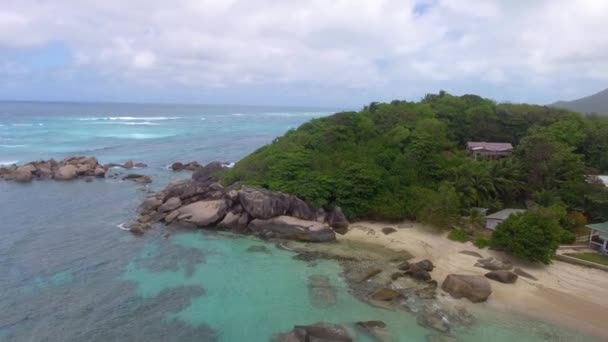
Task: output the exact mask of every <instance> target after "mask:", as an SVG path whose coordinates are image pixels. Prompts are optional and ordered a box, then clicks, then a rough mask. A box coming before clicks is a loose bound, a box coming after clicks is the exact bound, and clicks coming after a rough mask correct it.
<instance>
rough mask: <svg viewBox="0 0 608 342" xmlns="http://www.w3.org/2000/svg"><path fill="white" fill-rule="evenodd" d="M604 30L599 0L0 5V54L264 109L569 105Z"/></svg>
mask: <svg viewBox="0 0 608 342" xmlns="http://www.w3.org/2000/svg"><path fill="white" fill-rule="evenodd" d="M606 18H608V2H606V1H604V0H581V1H569V0H537V1H524V0H488V1H484V2H482V3H480V2H479V1H473V0H419V1H414V0H361V1H348V0H337V1H320V0H311V1H296V0H292V1H280V2H277V1H272V0H222V1H212V0H174V1H161V0H130V1H117V0H116V1H112V0H106V1H96V0H64V1H54V2H40V1H35V0H4V1H3V2H2V3H0V51H5V52H6V51H9V52H14V51H21V52H22V53H28V52H27V51H30V50H35V49H40V48H41V47H44V46H48V44H50V43H52V42H61V44H62V45H63V46H65V47H66V48H67V49H69V50H70V55H71V56H72V60H71V63H70V65H66V66H64V68H65V69H66V71H65V72H67V73H70V74H78V73H84V72H87V73H90V72H92V71H93V72H95V73H97V74H99V77H101V78H103V79H104V80H106V81H107V80H111V81H114V82H121V83H123V84H125V85H131V86H132V87H133V88H137V89H139V90H138V91H141V92H145V91H146V89H147V88H146V87H157V88H156V89H158V87H163V86H164V87H167V88H169V87H171V88H174V89H175V88H177V89H183V90H184V93H188V91H190V90H192V89H203V90H204V89H208V90H209V91H212V92H217V90H218V89H240V90H241V91H242V92H246V91H254V90H255V93H257V94H261V95H262V97H265V100H266V102H272V100H273V95H274V93H273V91H274V89H276V88H277V87H286V88H289V89H290V90H289V94H291V95H290V96H294V97H293V99H294V100H297V99H304V98H305V97H306V96H312V98H311V99H310V100H311V101H317V102H319V103H331V102H332V101H334V99H339V100H340V101H343V100H344V99H346V100H347V101H349V104H350V103H357V104H360V101H370V100H376V99H384V98H387V99H389V98H392V97H401V98H403V97H407V98H410V99H412V98H416V97H419V96H421V95H423V94H424V93H425V92H429V91H438V90H439V89H447V90H450V91H454V92H457V93H458V92H461V93H463V92H481V93H482V94H483V95H486V96H491V97H495V98H498V99H509V100H532V101H536V102H543V101H549V100H550V99H551V100H553V99H556V98H559V97H561V96H566V95H567V96H572V87H573V84H572V83H573V82H576V84H577V85H578V84H580V87H577V88H578V89H580V90H579V92H578V93H577V95H583V94H585V93H586V92H589V91H591V90H592V88H593V87H600V88H601V87H602V84H604V86H603V87H605V86H606V84H608V58H607V57H608V26H607V25H605V20H606ZM23 51H25V52H23ZM8 55H11V54H8ZM0 63H1V64H2V65H5V67H4V70H8V69H10V70H17V69H19V68H22V67H26V66H22V65H19V67H16V66H15V65H14V64H15V63H17V64H19V60H16V59H15V60H12V59H11V58H10V56H9V57H2V58H0ZM6 65H11V67H6ZM5 73H6V71H5ZM22 73H23V71H20V74H22ZM49 77H51V76H49ZM22 82H27V80H25V79H22ZM567 83H569V84H567ZM566 84H567V85H568V86H566ZM142 85H143V87H142ZM555 85H560V86H555ZM23 87H24V88H26V87H27V83H24V84H23ZM264 89H267V92H264V91H263V90H264ZM315 89H316V90H315ZM565 89H569V90H568V91H566V90H565ZM317 90H318V91H317ZM321 90H322V91H321ZM596 90H599V89H596ZM228 93H230V94H231V96H232V95H234V92H232V91H231V92H228V91H226V92H225V94H228ZM293 94H296V95H293ZM297 94H299V95H297ZM127 95H129V94H128V93H127V94H125V96H127ZM140 95H141V94H140ZM236 95H237V97H238V94H236ZM226 96H227V95H226ZM349 99H350V100H349ZM125 100H128V99H125ZM175 100H176V101H179V100H180V99H175ZM185 100H194V99H189V98H188V99H185Z"/></svg>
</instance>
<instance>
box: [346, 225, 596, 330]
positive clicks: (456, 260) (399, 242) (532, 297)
mask: <svg viewBox="0 0 608 342" xmlns="http://www.w3.org/2000/svg"><path fill="white" fill-rule="evenodd" d="M385 227H392V228H395V229H397V232H395V233H392V234H390V235H385V234H384V233H382V231H381V230H382V228H385ZM338 238H339V239H341V240H342V239H346V240H356V241H365V242H369V243H374V244H379V245H382V246H384V247H387V248H390V249H394V250H406V251H408V252H410V253H412V254H413V255H414V256H415V259H414V261H417V260H421V259H430V260H431V261H433V263H434V264H435V265H436V269H435V270H433V272H432V273H431V274H432V276H433V279H436V280H437V281H438V282H439V283H440V284H441V283H442V282H443V280H444V279H445V277H446V276H447V275H448V274H452V273H457V274H479V275H483V274H485V273H487V272H489V271H488V270H485V269H483V268H479V267H475V266H473V265H474V264H475V262H476V261H477V258H476V257H474V256H470V255H465V254H462V253H459V252H460V251H465V250H466V251H475V252H478V253H479V254H481V255H482V256H483V257H489V256H493V257H497V258H501V259H502V258H507V259H509V260H511V261H513V263H514V264H515V266H516V267H520V268H521V269H523V270H524V271H526V272H528V273H530V274H532V275H533V276H535V277H536V278H538V281H534V280H530V279H526V278H524V277H519V279H518V280H517V282H516V283H515V284H502V283H499V282H496V281H490V282H491V284H492V290H493V291H492V295H491V296H490V298H488V301H487V302H485V303H483V304H469V303H468V302H467V301H466V300H462V301H458V302H464V303H466V304H467V305H469V306H471V305H475V306H479V307H482V308H483V307H486V308H492V309H498V310H503V311H508V312H513V313H518V314H524V315H529V316H530V317H533V318H536V319H540V320H546V321H550V322H553V323H556V324H560V325H564V326H567V327H569V328H572V329H576V330H580V331H584V332H586V333H589V334H592V335H595V336H598V337H601V338H606V339H608V326H607V325H606V319H607V317H608V272H605V271H602V270H596V269H592V268H587V267H582V266H577V265H571V264H568V263H564V262H560V261H554V262H553V264H551V265H548V266H544V265H530V264H529V263H523V262H520V261H516V260H513V258H511V257H508V256H505V255H504V254H502V253H499V252H495V251H490V250H487V249H484V250H480V249H479V248H477V247H475V246H474V245H473V244H472V243H470V242H467V243H460V242H455V241H451V240H449V239H447V238H446V237H445V234H439V233H434V232H433V229H432V228H429V227H424V226H422V225H420V224H417V223H403V224H387V223H378V222H356V223H353V224H352V225H351V226H350V231H349V232H348V233H347V234H346V235H343V236H339V237H338ZM440 297H441V298H445V299H444V300H446V301H455V300H454V299H451V298H449V296H446V297H442V296H440Z"/></svg>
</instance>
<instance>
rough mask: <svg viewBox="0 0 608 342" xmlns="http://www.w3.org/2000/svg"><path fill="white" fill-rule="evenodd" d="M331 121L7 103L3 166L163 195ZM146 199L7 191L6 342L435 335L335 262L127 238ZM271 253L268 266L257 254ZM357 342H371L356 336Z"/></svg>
mask: <svg viewBox="0 0 608 342" xmlns="http://www.w3.org/2000/svg"><path fill="white" fill-rule="evenodd" d="M331 111H332V110H327V109H314V108H313V109H306V108H304V109H303V108H273V107H268V108H261V107H219V106H169V105H164V106H157V105H106V104H103V105H98V104H86V105H78V104H28V103H21V104H16V103H8V104H7V103H4V104H2V103H0V125H1V126H0V163H2V162H10V161H17V160H18V161H20V162H23V161H29V160H33V159H41V158H44V159H48V158H50V157H55V158H62V157H64V156H66V155H73V154H89V155H91V154H93V155H95V156H97V157H98V158H99V159H100V160H101V161H102V162H123V161H125V160H127V159H133V160H135V161H142V162H146V163H148V164H149V165H150V167H149V168H147V169H141V170H137V172H140V173H145V174H149V175H151V176H152V178H153V180H154V181H153V183H152V184H151V189H160V188H162V187H163V186H164V185H166V183H167V182H168V181H170V180H171V179H174V178H183V177H188V173H181V174H180V173H172V172H170V171H168V170H167V169H166V165H167V164H170V163H171V162H173V161H177V160H180V161H190V160H198V161H201V162H208V161H211V160H222V161H227V162H233V161H236V160H238V159H239V158H242V157H243V156H244V155H246V154H247V153H250V152H251V151H253V150H255V149H256V148H257V147H259V146H261V145H263V144H265V143H267V142H270V141H272V139H274V138H275V137H276V136H278V135H280V134H282V133H283V132H285V131H286V130H288V129H290V128H293V127H297V126H298V125H299V124H301V123H303V122H305V121H307V120H309V119H310V118H312V117H316V116H321V115H326V114H328V113H330V112H331ZM147 190H148V189H147V188H145V187H143V186H140V185H137V184H135V183H131V182H122V181H120V180H116V179H96V180H94V181H93V182H91V183H85V182H83V181H74V182H52V181H48V182H33V183H31V184H25V185H24V184H16V183H8V182H0V204H1V206H0V218H1V219H2V224H1V225H0V234H2V235H1V236H2V239H0V340H2V341H146V342H147V341H268V340H269V337H270V336H271V335H272V334H273V333H275V332H280V331H287V330H290V329H291V328H292V327H293V325H296V324H309V323H315V322H318V321H330V322H334V323H340V324H344V325H346V326H348V327H349V329H351V330H352V333H353V334H357V333H358V332H357V331H356V330H354V329H352V323H353V322H356V321H361V320H382V321H384V322H386V323H387V324H388V326H389V329H390V330H391V332H392V334H393V337H394V338H395V340H396V341H424V340H425V339H426V336H427V335H429V334H433V332H432V331H429V330H427V329H424V328H422V327H420V326H418V325H417V324H416V318H415V316H414V315H411V314H408V313H405V312H397V311H389V310H384V309H380V308H376V307H371V306H368V305H366V304H364V303H363V302H361V301H359V300H357V299H356V298H355V297H354V296H352V295H351V294H350V293H349V291H348V288H347V285H346V283H345V281H344V279H342V277H341V276H340V273H341V269H340V266H339V265H338V264H337V263H336V262H333V261H319V262H317V263H315V265H314V266H313V265H311V264H309V263H306V262H303V261H299V260H295V259H293V254H292V253H291V252H288V251H284V250H280V249H277V248H275V247H274V246H273V245H270V244H265V243H263V242H261V241H258V240H256V239H253V238H250V237H239V236H233V235H227V234H221V233H215V232H203V231H194V232H174V233H172V234H171V236H170V237H169V238H168V239H167V238H164V237H163V233H164V230H163V229H161V228H157V229H153V230H152V231H150V232H149V233H148V234H146V235H145V236H143V237H135V236H132V235H131V234H129V233H127V232H125V231H123V230H120V229H118V228H117V226H118V225H120V224H121V223H123V222H126V221H128V220H129V219H130V218H132V217H133V214H134V212H135V210H136V208H137V205H138V204H139V203H140V201H141V200H142V199H143V198H144V197H145V195H146V192H147ZM261 245H264V246H266V247H267V248H268V253H252V252H249V251H247V250H248V248H250V247H251V246H261ZM311 276H325V277H327V279H328V280H329V283H330V284H331V286H332V288H333V289H335V302H332V303H328V304H327V305H319V303H318V302H315V300H314V298H313V297H311V292H310V289H309V287H308V284H309V277H311ZM455 334H456V336H457V337H458V339H459V340H461V341H488V340H492V341H513V340H518V341H547V340H551V341H553V340H561V341H589V340H590V339H589V338H588V337H586V336H584V335H581V334H577V333H574V332H572V331H567V330H565V329H561V328H559V327H556V326H553V325H550V324H547V323H543V322H538V321H533V320H529V319H527V318H525V317H517V316H512V315H506V314H501V313H492V312H488V313H487V314H484V315H480V316H479V317H478V324H476V325H475V326H474V327H473V328H471V329H466V330H461V331H457V332H456V333H455ZM357 337H358V340H360V341H367V340H366V338H365V337H364V336H361V335H357Z"/></svg>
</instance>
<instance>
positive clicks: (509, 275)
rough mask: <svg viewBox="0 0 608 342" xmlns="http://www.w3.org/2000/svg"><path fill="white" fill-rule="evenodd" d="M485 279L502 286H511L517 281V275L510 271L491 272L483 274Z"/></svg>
mask: <svg viewBox="0 0 608 342" xmlns="http://www.w3.org/2000/svg"><path fill="white" fill-rule="evenodd" d="M485 277H486V278H488V279H492V280H495V281H498V282H501V283H504V284H513V283H515V282H516V281H517V278H518V277H517V274H515V273H513V272H511V271H492V272H488V273H486V274H485Z"/></svg>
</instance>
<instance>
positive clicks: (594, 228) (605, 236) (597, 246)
mask: <svg viewBox="0 0 608 342" xmlns="http://www.w3.org/2000/svg"><path fill="white" fill-rule="evenodd" d="M587 228H589V230H590V231H591V232H590V233H589V248H591V249H593V250H596V251H598V252H600V253H601V254H604V255H608V222H604V223H596V224H588V225H587Z"/></svg>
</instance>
